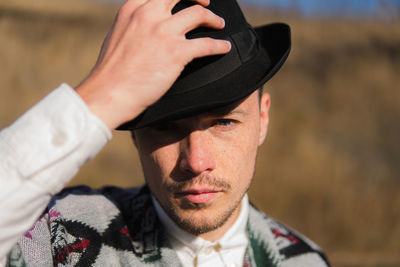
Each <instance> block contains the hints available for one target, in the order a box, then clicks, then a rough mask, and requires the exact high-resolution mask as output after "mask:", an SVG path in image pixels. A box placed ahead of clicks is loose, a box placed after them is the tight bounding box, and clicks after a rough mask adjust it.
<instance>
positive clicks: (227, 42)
mask: <svg viewBox="0 0 400 267" xmlns="http://www.w3.org/2000/svg"><path fill="white" fill-rule="evenodd" d="M225 42H226V44H227V45H228V47H229V51H230V50H231V48H232V44H231V42H230V41H225Z"/></svg>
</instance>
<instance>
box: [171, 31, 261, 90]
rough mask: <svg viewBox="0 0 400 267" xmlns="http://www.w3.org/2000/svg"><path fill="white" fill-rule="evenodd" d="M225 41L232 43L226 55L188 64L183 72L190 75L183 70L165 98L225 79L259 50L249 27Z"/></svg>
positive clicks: (201, 59) (197, 60) (256, 40)
mask: <svg viewBox="0 0 400 267" xmlns="http://www.w3.org/2000/svg"><path fill="white" fill-rule="evenodd" d="M227 39H228V40H230V41H231V43H232V49H231V51H230V52H229V53H228V54H226V55H223V56H210V57H205V58H198V59H196V60H194V61H192V62H191V63H189V64H188V65H187V66H186V68H185V70H186V69H188V70H190V73H187V72H185V70H184V71H183V72H182V74H181V76H180V77H179V78H178V80H177V82H176V83H175V84H174V86H173V90H169V91H168V92H167V94H166V95H165V97H168V96H172V95H177V94H181V93H185V92H187V91H191V90H195V89H197V88H200V87H203V86H206V85H207V84H210V83H213V82H215V81H217V80H219V79H221V78H223V77H225V76H226V75H228V74H229V73H231V72H234V71H235V70H236V69H238V68H240V67H241V66H242V65H243V64H244V63H246V62H247V61H249V60H251V59H252V58H254V57H255V56H256V55H257V53H258V50H259V49H260V45H259V43H258V38H257V36H256V33H255V32H254V30H253V29H252V28H250V27H249V28H248V29H247V30H246V31H241V32H238V33H235V34H232V35H230V36H229V37H228V38H227ZM206 66H207V67H206Z"/></svg>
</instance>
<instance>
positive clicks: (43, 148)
mask: <svg viewBox="0 0 400 267" xmlns="http://www.w3.org/2000/svg"><path fill="white" fill-rule="evenodd" d="M110 139H111V131H110V130H109V129H108V128H107V126H106V125H105V124H104V123H103V122H102V121H101V120H100V119H99V118H97V117H96V116H95V115H94V114H93V113H91V112H90V110H89V108H88V107H87V106H86V104H85V102H84V101H83V100H82V99H81V98H80V97H79V95H77V94H76V92H75V91H74V90H73V89H72V88H71V87H70V86H68V85H67V84H61V85H60V86H59V87H58V88H56V89H55V90H54V91H53V92H51V93H50V94H49V95H48V96H46V97H45V98H44V99H42V100H41V101H40V102H39V103H38V104H36V105H35V106H34V107H32V108H31V109H30V110H28V111H27V112H26V113H25V114H24V115H22V116H21V117H20V118H19V119H18V120H17V121H15V122H14V123H13V124H12V125H11V126H9V127H8V128H5V129H3V130H2V131H1V132H0V266H2V263H4V262H5V260H6V256H7V254H8V253H9V251H10V249H11V248H12V246H13V245H14V244H15V243H16V242H17V240H18V238H19V237H20V236H21V235H22V234H23V233H24V232H26V231H27V230H28V229H29V227H30V226H31V225H33V223H34V222H35V221H36V220H37V218H38V217H39V216H40V215H41V213H42V212H43V210H44V208H45V207H46V205H47V204H48V202H49V200H50V198H51V196H52V195H53V194H55V193H57V192H59V191H60V190H61V189H62V188H63V187H64V186H65V184H66V183H68V182H69V181H70V180H71V179H72V178H73V176H74V175H75V174H76V173H77V171H78V170H79V168H80V167H81V166H82V165H83V164H84V163H85V162H86V161H88V160H90V159H91V158H93V157H94V156H95V155H96V154H97V153H98V152H99V151H100V150H101V149H102V148H103V146H104V145H105V144H106V143H107V142H108V141H109V140H110Z"/></svg>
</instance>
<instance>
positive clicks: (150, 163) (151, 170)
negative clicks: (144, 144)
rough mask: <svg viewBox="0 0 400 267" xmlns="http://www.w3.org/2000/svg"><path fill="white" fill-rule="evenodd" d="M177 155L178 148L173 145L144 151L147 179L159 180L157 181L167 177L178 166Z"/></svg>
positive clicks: (143, 157)
mask: <svg viewBox="0 0 400 267" xmlns="http://www.w3.org/2000/svg"><path fill="white" fill-rule="evenodd" d="M177 156H178V154H177V152H176V149H175V147H174V146H172V145H170V146H165V147H162V148H158V149H156V150H153V151H152V152H148V151H143V152H142V153H141V159H142V165H143V172H144V175H145V177H146V179H147V180H148V181H149V180H157V182H160V181H161V180H164V179H166V177H168V176H169V174H170V173H171V172H172V170H173V169H174V167H175V166H176V162H177Z"/></svg>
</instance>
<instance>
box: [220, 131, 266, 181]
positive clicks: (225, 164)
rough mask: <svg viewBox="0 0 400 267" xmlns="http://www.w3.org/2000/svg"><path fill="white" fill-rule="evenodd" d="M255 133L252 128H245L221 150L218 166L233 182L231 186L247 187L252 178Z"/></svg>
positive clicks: (256, 140)
mask: <svg viewBox="0 0 400 267" xmlns="http://www.w3.org/2000/svg"><path fill="white" fill-rule="evenodd" d="M255 132H256V131H255V129H253V128H252V127H248V128H245V129H244V130H243V131H241V132H240V134H238V135H236V136H235V138H234V140H231V141H230V142H229V144H227V143H225V144H224V145H223V148H222V149H221V151H223V153H222V157H220V158H219V160H220V166H221V167H222V169H223V170H224V171H225V173H229V177H232V178H231V179H232V180H234V181H233V183H234V184H233V186H236V185H238V186H239V185H247V184H248V183H249V181H250V180H251V178H252V177H253V172H254V165H255V159H256V154H257V148H258V139H257V137H258V135H256V134H255Z"/></svg>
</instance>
